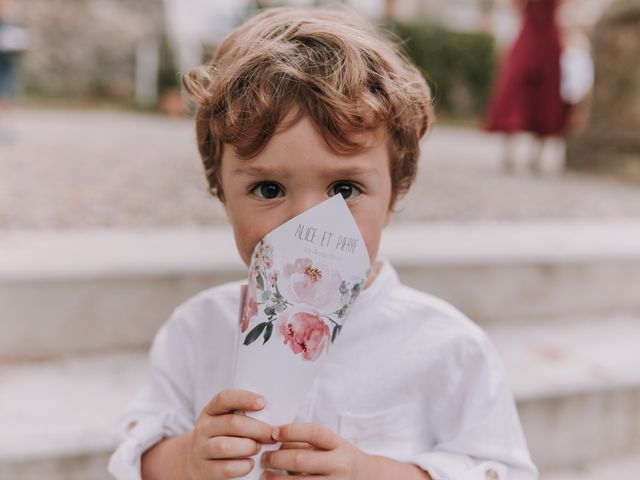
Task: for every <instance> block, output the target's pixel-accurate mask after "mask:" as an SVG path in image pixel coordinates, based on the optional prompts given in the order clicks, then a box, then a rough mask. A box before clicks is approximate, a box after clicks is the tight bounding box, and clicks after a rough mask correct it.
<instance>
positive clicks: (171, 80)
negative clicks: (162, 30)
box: [158, 35, 180, 95]
mask: <svg viewBox="0 0 640 480" xmlns="http://www.w3.org/2000/svg"><path fill="white" fill-rule="evenodd" d="M159 60H160V61H159V65H158V93H159V94H160V95H162V94H163V93H164V92H166V91H167V90H172V89H177V88H180V73H179V72H178V67H177V65H176V61H175V57H174V52H173V48H172V46H171V43H170V42H169V38H168V37H167V36H166V35H163V36H162V38H161V39H160V58H159Z"/></svg>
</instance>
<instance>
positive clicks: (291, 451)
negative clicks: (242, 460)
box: [261, 423, 373, 480]
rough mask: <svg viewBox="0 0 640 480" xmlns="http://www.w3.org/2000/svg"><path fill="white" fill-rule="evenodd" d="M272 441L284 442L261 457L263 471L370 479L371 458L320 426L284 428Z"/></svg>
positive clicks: (278, 478) (275, 478) (278, 479)
mask: <svg viewBox="0 0 640 480" xmlns="http://www.w3.org/2000/svg"><path fill="white" fill-rule="evenodd" d="M274 438H276V439H277V440H278V441H281V442H287V443H283V445H282V447H281V449H280V450H276V451H273V452H265V453H263V454H262V457H261V463H262V466H263V467H264V468H271V469H276V470H287V471H288V472H289V473H290V474H292V475H296V474H298V475H299V474H305V475H310V476H312V475H323V477H322V478H326V479H327V480H367V479H370V478H373V476H372V475H370V474H369V472H370V471H371V470H372V468H373V467H372V464H373V457H372V456H371V455H369V454H367V453H365V452H363V451H362V450H360V449H359V448H357V447H355V446H353V445H352V444H351V443H349V442H348V441H347V440H345V439H344V438H342V437H341V436H340V435H338V434H336V433H334V432H332V431H331V430H329V429H327V428H325V427H323V426H321V425H316V424H313V423H304V424H296V423H292V424H289V425H284V426H281V427H280V428H279V433H278V436H277V437H275V436H274ZM300 442H301V443H300ZM287 478H289V477H288V476H287V475H279V474H276V473H274V472H265V473H264V474H263V475H262V477H261V479H265V480H285V479H287ZM305 478H306V477H305Z"/></svg>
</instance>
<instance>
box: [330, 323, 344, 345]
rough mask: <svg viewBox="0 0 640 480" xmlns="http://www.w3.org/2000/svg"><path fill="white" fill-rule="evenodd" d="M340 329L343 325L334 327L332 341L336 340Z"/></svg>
mask: <svg viewBox="0 0 640 480" xmlns="http://www.w3.org/2000/svg"><path fill="white" fill-rule="evenodd" d="M340 330H342V325H336V326H335V327H333V335H331V343H333V342H335V341H336V338H337V337H338V334H339V333H340Z"/></svg>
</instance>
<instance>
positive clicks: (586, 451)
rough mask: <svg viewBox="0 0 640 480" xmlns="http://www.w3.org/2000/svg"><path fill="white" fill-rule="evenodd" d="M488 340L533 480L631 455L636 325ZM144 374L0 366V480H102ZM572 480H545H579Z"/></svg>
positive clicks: (140, 359)
mask: <svg viewBox="0 0 640 480" xmlns="http://www.w3.org/2000/svg"><path fill="white" fill-rule="evenodd" d="M488 333H489V335H490V336H491V338H492V339H493V340H494V342H495V344H496V346H497V347H498V350H499V351H500V353H501V354H502V356H503V360H504V363H505V365H506V366H507V376H508V378H509V381H510V383H511V386H512V389H513V392H514V395H515V396H516V399H517V403H518V408H519V411H520V414H521V418H522V422H523V426H524V429H525V433H526V435H527V438H528V441H529V446H530V449H531V452H532V455H533V456H534V459H535V460H536V462H537V464H538V465H539V466H540V468H541V471H542V472H543V473H545V475H543V476H542V478H544V479H546V478H547V477H546V473H547V472H553V474H554V475H570V474H575V475H577V473H576V472H578V473H579V472H580V471H585V472H587V471H589V470H588V469H589V468H591V467H589V466H590V465H596V467H597V468H600V467H599V466H602V465H607V464H608V462H609V461H610V460H611V459H617V458H633V457H634V456H638V455H640V369H638V368H637V366H638V365H640V351H639V350H638V349H637V339H638V338H640V319H638V318H629V317H618V318H608V319H604V318H591V319H583V320H581V321H577V320H574V321H567V320H558V321H557V322H556V323H551V322H547V323H542V324H540V325H524V324H516V325H515V326H492V327H491V328H490V329H489V330H488ZM145 374H146V355H145V354H143V353H136V352H129V353H111V354H107V355H104V354H103V355H91V356H77V357H70V358H62V359H57V360H49V361H46V362H32V363H20V364H4V366H2V367H0V391H1V392H2V395H0V478H3V479H4V478H7V479H9V478H10V479H12V480H27V479H29V480H31V479H36V478H37V479H40V478H47V479H48V480H62V479H64V480H70V479H71V480H75V479H78V480H80V479H84V480H86V479H96V480H99V479H103V478H104V479H106V478H108V477H107V476H106V474H105V466H106V461H107V458H108V456H109V454H110V452H111V451H112V449H113V448H114V447H115V442H114V439H113V438H112V437H111V436H110V433H109V427H110V425H111V424H112V421H113V419H114V418H115V417H116V416H117V415H118V413H119V412H120V411H121V410H122V409H123V407H124V405H125V404H126V403H127V401H128V400H129V399H130V398H131V397H132V396H133V394H134V392H135V391H136V389H137V386H138V385H139V384H140V382H141V381H142V379H143V378H144V376H145ZM596 467H593V468H596ZM597 468H596V470H594V471H598V470H597ZM603 468H604V467H603ZM575 475H574V476H573V477H572V476H568V477H560V476H558V477H552V478H554V480H556V478H557V480H561V479H562V480H564V478H566V479H567V480H569V479H570V480H574V479H575V480H577V479H579V478H581V477H579V476H575ZM586 478H589V479H591V478H595V477H585V479H586ZM600 478H607V479H608V478H617V479H619V480H630V478H631V477H628V478H627V477H624V476H621V477H611V476H604V477H600ZM635 478H638V477H637V476H636V477H635Z"/></svg>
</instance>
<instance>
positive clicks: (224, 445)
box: [204, 436, 260, 460]
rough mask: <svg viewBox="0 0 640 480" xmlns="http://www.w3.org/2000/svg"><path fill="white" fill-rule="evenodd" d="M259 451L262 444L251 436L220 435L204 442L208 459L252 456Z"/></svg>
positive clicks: (205, 456) (205, 454)
mask: <svg viewBox="0 0 640 480" xmlns="http://www.w3.org/2000/svg"><path fill="white" fill-rule="evenodd" d="M258 453H260V444H259V443H257V442H256V441H255V440H253V439H251V438H238V437H223V436H219V437H214V438H210V439H209V440H207V441H206V442H205V444H204V458H205V459H206V460H217V459H220V458H244V457H252V456H254V455H257V454H258Z"/></svg>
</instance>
